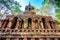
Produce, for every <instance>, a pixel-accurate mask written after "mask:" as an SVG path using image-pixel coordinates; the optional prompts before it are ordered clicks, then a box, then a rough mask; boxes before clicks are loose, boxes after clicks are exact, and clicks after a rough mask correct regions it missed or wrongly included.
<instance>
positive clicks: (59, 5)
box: [43, 0, 60, 25]
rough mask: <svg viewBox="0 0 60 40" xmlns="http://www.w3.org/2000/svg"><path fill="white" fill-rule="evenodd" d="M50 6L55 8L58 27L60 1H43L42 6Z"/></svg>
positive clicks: (59, 22) (59, 21)
mask: <svg viewBox="0 0 60 40" xmlns="http://www.w3.org/2000/svg"><path fill="white" fill-rule="evenodd" d="M46 3H47V4H52V5H53V6H54V7H55V16H56V19H57V21H58V25H60V0H44V1H43V4H46Z"/></svg>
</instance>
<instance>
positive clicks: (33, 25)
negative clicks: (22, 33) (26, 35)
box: [32, 20, 36, 29]
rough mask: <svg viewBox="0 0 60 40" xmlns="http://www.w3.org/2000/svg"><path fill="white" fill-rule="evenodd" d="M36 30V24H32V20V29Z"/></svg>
mask: <svg viewBox="0 0 60 40" xmlns="http://www.w3.org/2000/svg"><path fill="white" fill-rule="evenodd" d="M35 28H36V24H35V22H34V20H32V29H35Z"/></svg>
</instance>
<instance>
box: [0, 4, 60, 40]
mask: <svg viewBox="0 0 60 40" xmlns="http://www.w3.org/2000/svg"><path fill="white" fill-rule="evenodd" d="M0 40H60V30H59V29H58V27H57V23H56V20H53V19H52V17H51V16H41V15H36V13H34V7H33V6H31V4H29V5H28V6H26V7H25V12H24V13H23V14H20V15H15V16H11V15H9V16H7V17H6V18H5V19H1V20H0Z"/></svg>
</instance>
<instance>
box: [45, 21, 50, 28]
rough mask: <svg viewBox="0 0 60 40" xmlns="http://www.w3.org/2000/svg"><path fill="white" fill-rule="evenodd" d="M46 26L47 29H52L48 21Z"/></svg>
mask: <svg viewBox="0 0 60 40" xmlns="http://www.w3.org/2000/svg"><path fill="white" fill-rule="evenodd" d="M45 25H46V27H47V29H51V26H50V23H49V21H46V22H45Z"/></svg>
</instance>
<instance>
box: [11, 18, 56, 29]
mask: <svg viewBox="0 0 60 40" xmlns="http://www.w3.org/2000/svg"><path fill="white" fill-rule="evenodd" d="M41 20H42V21H38V19H36V20H35V21H32V19H31V18H29V19H28V20H23V19H22V20H20V21H18V20H17V19H14V20H13V21H12V22H11V23H12V25H11V29H15V28H17V29H23V28H26V29H34V28H35V29H49V28H51V29H54V28H55V23H54V22H53V21H48V22H46V20H45V19H44V18H42V19H41Z"/></svg>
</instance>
